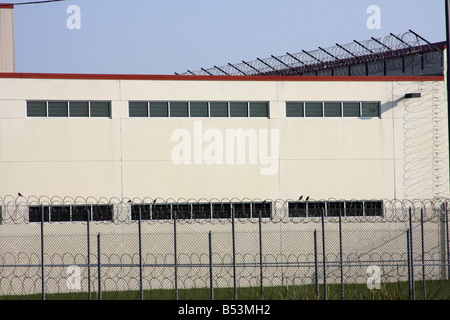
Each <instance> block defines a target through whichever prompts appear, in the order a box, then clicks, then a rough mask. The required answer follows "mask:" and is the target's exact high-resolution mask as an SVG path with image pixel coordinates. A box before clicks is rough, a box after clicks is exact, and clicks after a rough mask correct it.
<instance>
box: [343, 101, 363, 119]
mask: <svg viewBox="0 0 450 320" xmlns="http://www.w3.org/2000/svg"><path fill="white" fill-rule="evenodd" d="M342 109H343V110H342V111H343V116H344V117H359V116H360V115H361V113H360V110H359V109H360V107H359V102H344V103H342Z"/></svg>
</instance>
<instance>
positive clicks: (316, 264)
mask: <svg viewBox="0 0 450 320" xmlns="http://www.w3.org/2000/svg"><path fill="white" fill-rule="evenodd" d="M314 282H315V285H316V299H319V262H318V260H317V230H316V229H314Z"/></svg>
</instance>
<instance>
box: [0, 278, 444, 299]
mask: <svg viewBox="0 0 450 320" xmlns="http://www.w3.org/2000/svg"><path fill="white" fill-rule="evenodd" d="M425 285H426V299H427V300H450V280H429V281H426V283H425ZM263 293H264V297H263V299H265V300H323V299H324V287H323V285H320V286H319V296H318V297H317V296H316V288H315V286H314V285H295V286H276V287H264V290H263ZM143 297H144V300H175V298H176V296H175V290H173V289H155V290H144V291H143ZM237 297H238V299H239V300H260V299H261V289H260V288H259V287H245V288H237ZM45 298H46V299H47V300H87V299H88V293H87V292H71V293H59V294H46V295H45ZM1 299H2V300H40V299H42V295H41V294H32V295H8V296H2V297H1ZM91 299H93V300H96V299H98V293H97V292H91ZM102 299H104V300H139V299H140V292H139V291H138V290H135V291H114V292H113V291H106V292H102ZM178 299H180V300H209V299H210V290H209V288H195V289H179V290H178ZM214 299H216V300H233V299H234V289H233V288H215V289H214ZM327 299H328V300H341V299H342V296H341V285H340V284H328V285H327ZM344 299H345V300H409V299H410V297H409V288H408V282H392V283H382V284H381V286H380V289H372V290H370V289H368V288H367V286H366V284H345V285H344ZM415 299H416V300H422V299H423V283H422V282H416V283H415Z"/></svg>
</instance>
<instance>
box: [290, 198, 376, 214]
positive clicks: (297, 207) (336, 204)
mask: <svg viewBox="0 0 450 320" xmlns="http://www.w3.org/2000/svg"><path fill="white" fill-rule="evenodd" d="M288 212H289V217H292V218H297V217H301V218H305V217H322V212H323V213H324V216H325V217H339V215H341V216H343V217H344V216H346V217H363V216H365V217H370V216H377V217H382V216H383V201H381V200H371V201H361V200H352V201H292V202H288Z"/></svg>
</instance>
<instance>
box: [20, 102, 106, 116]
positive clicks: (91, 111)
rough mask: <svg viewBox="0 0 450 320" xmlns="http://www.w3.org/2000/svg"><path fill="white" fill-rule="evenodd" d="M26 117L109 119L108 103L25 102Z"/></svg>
mask: <svg viewBox="0 0 450 320" xmlns="http://www.w3.org/2000/svg"><path fill="white" fill-rule="evenodd" d="M27 117H52V118H67V117H71V118H72V117H73V118H76V117H108V118H109V117H111V103H110V102H109V101H54V100H50V101H47V100H30V101H27Z"/></svg>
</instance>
